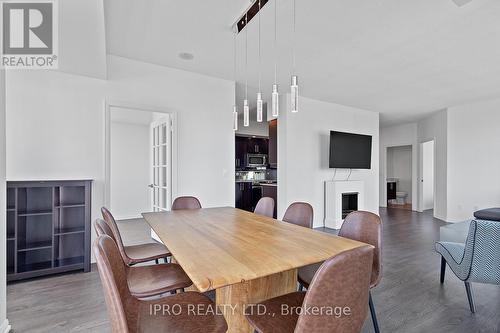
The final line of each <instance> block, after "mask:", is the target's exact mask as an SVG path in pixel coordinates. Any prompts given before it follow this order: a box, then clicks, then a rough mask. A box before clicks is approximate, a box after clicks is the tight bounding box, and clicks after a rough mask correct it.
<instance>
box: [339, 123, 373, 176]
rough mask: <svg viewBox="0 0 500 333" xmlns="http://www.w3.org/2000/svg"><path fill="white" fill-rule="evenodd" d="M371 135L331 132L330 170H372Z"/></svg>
mask: <svg viewBox="0 0 500 333" xmlns="http://www.w3.org/2000/svg"><path fill="white" fill-rule="evenodd" d="M371 161H372V137H371V135H362V134H353V133H345V132H336V131H331V132H330V168H340V169H371Z"/></svg>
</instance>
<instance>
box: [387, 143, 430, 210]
mask: <svg viewBox="0 0 500 333" xmlns="http://www.w3.org/2000/svg"><path fill="white" fill-rule="evenodd" d="M407 146H408V147H411V196H412V198H411V210H412V211H418V209H419V208H420V206H419V205H420V203H419V200H418V196H419V194H418V184H417V183H418V179H419V178H418V163H417V161H418V155H417V147H418V145H417V144H415V143H413V142H412V143H405V142H399V143H392V144H389V145H387V146H384V147H382V149H383V154H384V156H383V157H381V158H383V159H384V168H383V170H382V177H381V179H380V184H379V186H381V189H382V191H381V192H382V200H383V202H381V203H380V204H381V207H387V151H388V150H389V148H397V147H407ZM382 204H383V205H382Z"/></svg>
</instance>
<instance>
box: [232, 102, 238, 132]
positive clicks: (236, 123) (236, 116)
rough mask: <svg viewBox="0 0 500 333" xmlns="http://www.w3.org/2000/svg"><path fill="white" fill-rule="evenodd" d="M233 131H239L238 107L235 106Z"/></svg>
mask: <svg viewBox="0 0 500 333" xmlns="http://www.w3.org/2000/svg"><path fill="white" fill-rule="evenodd" d="M233 130H235V131H237V130H238V107H237V106H236V105H235V106H233Z"/></svg>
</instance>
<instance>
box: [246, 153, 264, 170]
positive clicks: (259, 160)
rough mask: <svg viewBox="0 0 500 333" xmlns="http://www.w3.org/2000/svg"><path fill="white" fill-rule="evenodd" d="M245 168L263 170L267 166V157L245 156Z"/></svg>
mask: <svg viewBox="0 0 500 333" xmlns="http://www.w3.org/2000/svg"><path fill="white" fill-rule="evenodd" d="M245 166H246V167H247V168H262V167H264V168H265V167H266V166H267V155H265V154H247V157H246V163H245Z"/></svg>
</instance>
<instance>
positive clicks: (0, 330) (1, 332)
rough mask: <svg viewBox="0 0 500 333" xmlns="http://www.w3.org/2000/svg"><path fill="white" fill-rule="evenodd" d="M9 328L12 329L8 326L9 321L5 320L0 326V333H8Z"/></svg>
mask: <svg viewBox="0 0 500 333" xmlns="http://www.w3.org/2000/svg"><path fill="white" fill-rule="evenodd" d="M11 328H12V327H10V325H9V320H8V319H5V320H4V321H3V323H2V325H0V333H9V332H10V329H11Z"/></svg>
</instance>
